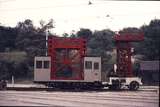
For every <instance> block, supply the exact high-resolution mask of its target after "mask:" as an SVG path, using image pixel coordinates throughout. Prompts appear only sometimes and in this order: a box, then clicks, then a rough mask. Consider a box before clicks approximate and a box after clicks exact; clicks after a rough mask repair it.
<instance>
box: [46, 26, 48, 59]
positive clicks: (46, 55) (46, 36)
mask: <svg viewBox="0 0 160 107" xmlns="http://www.w3.org/2000/svg"><path fill="white" fill-rule="evenodd" d="M48 34H49V30H48V29H47V30H46V56H48V52H47V51H48Z"/></svg>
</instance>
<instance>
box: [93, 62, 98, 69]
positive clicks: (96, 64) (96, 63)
mask: <svg viewBox="0 0 160 107" xmlns="http://www.w3.org/2000/svg"><path fill="white" fill-rule="evenodd" d="M94 69H95V70H98V69H99V63H98V62H95V63H94Z"/></svg>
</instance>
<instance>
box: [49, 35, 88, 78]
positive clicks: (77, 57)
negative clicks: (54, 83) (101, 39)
mask: <svg viewBox="0 0 160 107" xmlns="http://www.w3.org/2000/svg"><path fill="white" fill-rule="evenodd" d="M85 51H86V41H85V39H83V38H64V37H55V36H49V37H48V56H51V79H52V80H83V79H84V76H83V75H84V73H83V57H84V56H85ZM66 69H67V70H68V69H69V71H73V72H72V74H74V75H75V76H69V77H65V76H58V75H61V74H59V73H62V74H63V72H66ZM67 72H68V71H67ZM64 75H65V74H64ZM67 75H68V74H67Z"/></svg>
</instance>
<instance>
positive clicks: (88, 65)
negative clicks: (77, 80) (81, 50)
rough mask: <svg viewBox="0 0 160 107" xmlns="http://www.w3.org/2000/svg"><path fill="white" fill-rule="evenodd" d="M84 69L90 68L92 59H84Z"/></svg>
mask: <svg viewBox="0 0 160 107" xmlns="http://www.w3.org/2000/svg"><path fill="white" fill-rule="evenodd" d="M85 69H92V61H85Z"/></svg>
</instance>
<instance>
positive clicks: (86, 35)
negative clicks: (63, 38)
mask: <svg viewBox="0 0 160 107" xmlns="http://www.w3.org/2000/svg"><path fill="white" fill-rule="evenodd" d="M91 36H92V31H91V30H90V29H84V28H81V29H80V31H78V32H77V37H82V38H85V39H87V40H88V39H89V38H90V37H91Z"/></svg>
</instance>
